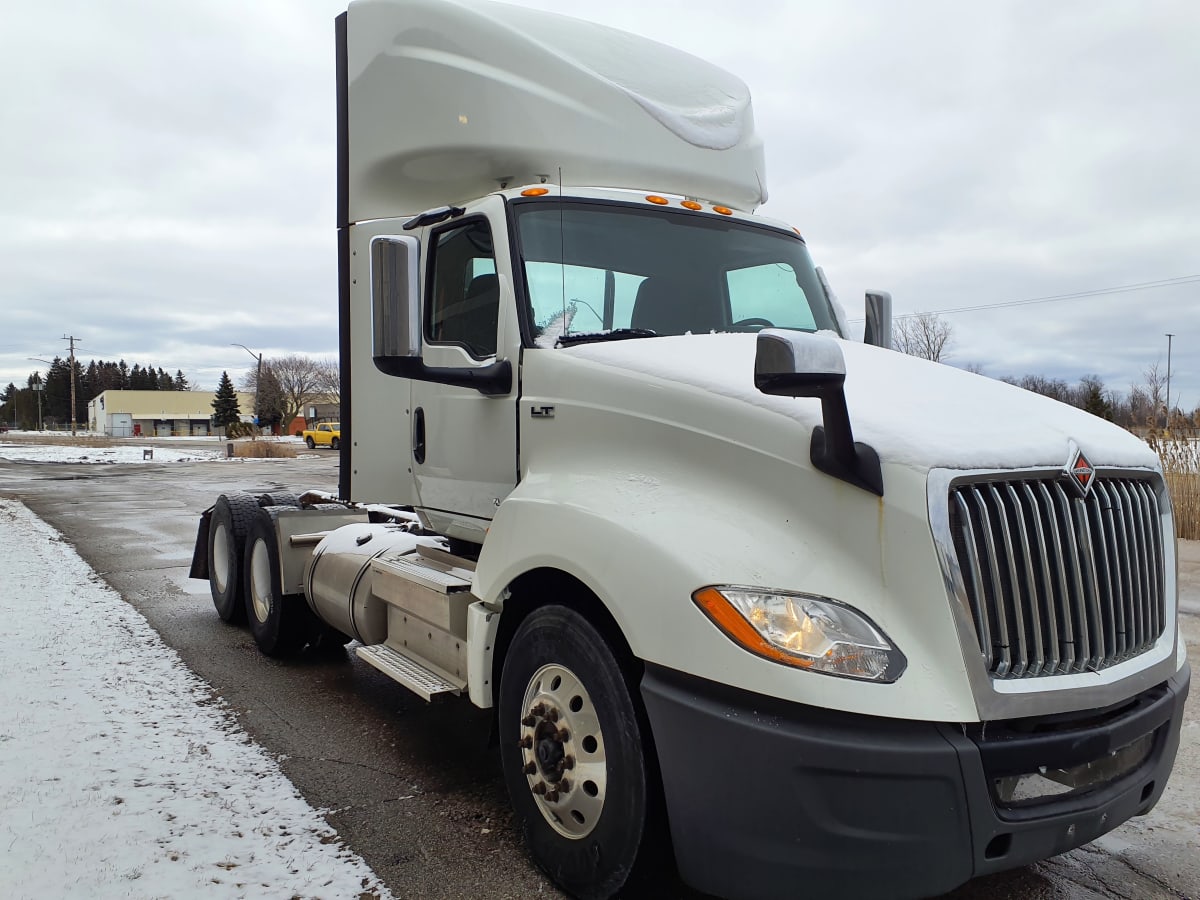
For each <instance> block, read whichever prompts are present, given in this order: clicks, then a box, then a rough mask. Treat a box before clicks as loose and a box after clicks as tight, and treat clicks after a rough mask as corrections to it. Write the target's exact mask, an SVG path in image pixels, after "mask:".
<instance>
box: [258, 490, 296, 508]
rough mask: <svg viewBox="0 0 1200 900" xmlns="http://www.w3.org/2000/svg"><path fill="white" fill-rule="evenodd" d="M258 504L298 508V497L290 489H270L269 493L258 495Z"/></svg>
mask: <svg viewBox="0 0 1200 900" xmlns="http://www.w3.org/2000/svg"><path fill="white" fill-rule="evenodd" d="M258 505H259V506H294V507H296V508H297V509H299V508H300V498H299V497H298V496H296V495H295V494H293V493H291V492H290V491H272V492H271V493H269V494H260V495H259V497H258Z"/></svg>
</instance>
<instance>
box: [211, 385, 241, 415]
mask: <svg viewBox="0 0 1200 900" xmlns="http://www.w3.org/2000/svg"><path fill="white" fill-rule="evenodd" d="M212 405H213V425H215V426H217V427H218V428H228V427H229V426H230V425H233V424H234V423H235V422H240V421H241V416H242V412H241V410H240V409H239V408H238V398H237V393H236V392H235V391H234V389H233V382H232V381H230V380H229V373H228V372H222V373H221V383H220V384H219V385H217V396H216V397H215V398H214V399H213V404H212Z"/></svg>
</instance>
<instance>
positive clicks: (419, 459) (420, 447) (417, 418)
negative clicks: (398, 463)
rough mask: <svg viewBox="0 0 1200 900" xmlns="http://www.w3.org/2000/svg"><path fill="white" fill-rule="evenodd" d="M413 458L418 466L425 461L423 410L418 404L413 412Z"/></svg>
mask: <svg viewBox="0 0 1200 900" xmlns="http://www.w3.org/2000/svg"><path fill="white" fill-rule="evenodd" d="M412 449H413V460H414V461H415V462H416V464H417V465H418V466H420V465H424V463H425V410H424V408H423V407H420V406H418V407H417V408H416V410H415V411H414V412H413V448H412Z"/></svg>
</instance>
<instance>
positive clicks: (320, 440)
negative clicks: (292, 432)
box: [304, 422, 342, 450]
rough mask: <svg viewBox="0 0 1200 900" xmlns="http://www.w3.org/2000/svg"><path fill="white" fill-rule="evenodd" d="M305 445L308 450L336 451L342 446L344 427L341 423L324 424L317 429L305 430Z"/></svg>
mask: <svg viewBox="0 0 1200 900" xmlns="http://www.w3.org/2000/svg"><path fill="white" fill-rule="evenodd" d="M304 443H306V444H307V445H308V449H309V450H312V449H313V448H314V447H330V448H332V449H334V450H336V449H338V447H340V446H341V444H342V426H341V423H339V422H322V423H321V424H320V425H318V426H317V427H316V428H306V429H305V430H304Z"/></svg>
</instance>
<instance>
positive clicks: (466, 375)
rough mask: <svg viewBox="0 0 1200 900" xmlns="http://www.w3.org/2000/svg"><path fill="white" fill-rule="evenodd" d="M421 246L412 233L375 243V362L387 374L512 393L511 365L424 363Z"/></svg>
mask: <svg viewBox="0 0 1200 900" xmlns="http://www.w3.org/2000/svg"><path fill="white" fill-rule="evenodd" d="M420 260H421V242H420V241H419V240H417V238H415V237H412V236H409V235H399V236H393V235H385V236H380V237H375V238H372V239H371V358H372V359H373V360H374V362H375V368H377V369H378V370H379V371H380V372H383V373H384V374H385V375H394V376H396V377H397V378H411V379H413V380H415V381H430V382H433V383H434V384H448V385H453V386H455V387H465V388H471V389H472V390H476V391H479V393H481V394H485V395H487V396H492V397H496V396H505V395H507V394H509V393H511V392H512V383H513V378H512V364H511V363H510V362H509V361H508V360H506V359H503V360H497V361H496V362H494V363H492V364H491V365H490V366H483V367H480V368H474V367H466V368H456V367H442V366H427V365H425V362H424V360H422V359H421V282H420V277H419V273H420Z"/></svg>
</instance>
